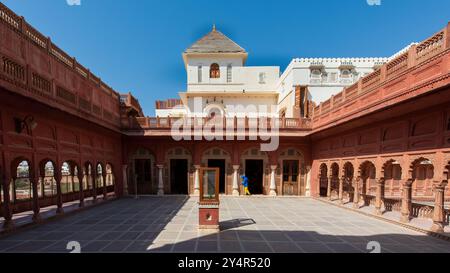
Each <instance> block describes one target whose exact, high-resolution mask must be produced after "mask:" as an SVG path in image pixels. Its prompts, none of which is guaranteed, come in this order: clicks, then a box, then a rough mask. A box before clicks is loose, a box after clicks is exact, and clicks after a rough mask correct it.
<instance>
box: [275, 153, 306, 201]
mask: <svg viewBox="0 0 450 273" xmlns="http://www.w3.org/2000/svg"><path fill="white" fill-rule="evenodd" d="M278 158H279V165H280V167H281V178H282V181H281V182H282V190H283V195H300V196H304V195H305V193H306V167H305V160H304V157H303V154H302V153H301V152H300V151H299V150H297V149H295V148H288V149H285V150H283V151H282V152H280V154H279V157H278Z"/></svg>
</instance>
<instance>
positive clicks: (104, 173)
mask: <svg viewBox="0 0 450 273" xmlns="http://www.w3.org/2000/svg"><path fill="white" fill-rule="evenodd" d="M102 180H103V181H102V182H103V187H102V188H103V199H104V200H106V199H108V190H107V189H106V171H105V170H103V173H102Z"/></svg>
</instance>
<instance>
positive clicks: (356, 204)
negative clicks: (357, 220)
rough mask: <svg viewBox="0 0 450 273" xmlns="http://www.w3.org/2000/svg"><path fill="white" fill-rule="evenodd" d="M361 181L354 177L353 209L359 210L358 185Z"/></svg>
mask: <svg viewBox="0 0 450 273" xmlns="http://www.w3.org/2000/svg"><path fill="white" fill-rule="evenodd" d="M360 181H361V178H360V177H356V178H355V179H354V180H353V188H354V194H353V208H354V209H359V183H360Z"/></svg>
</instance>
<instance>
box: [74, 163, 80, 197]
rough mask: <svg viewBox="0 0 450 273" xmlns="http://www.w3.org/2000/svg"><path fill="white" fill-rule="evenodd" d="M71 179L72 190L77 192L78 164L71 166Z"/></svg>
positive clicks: (78, 185) (78, 184)
mask: <svg viewBox="0 0 450 273" xmlns="http://www.w3.org/2000/svg"><path fill="white" fill-rule="evenodd" d="M72 181H73V191H74V192H79V191H80V180H78V166H74V167H73V176H72Z"/></svg>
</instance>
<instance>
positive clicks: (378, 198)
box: [375, 178, 384, 215]
mask: <svg viewBox="0 0 450 273" xmlns="http://www.w3.org/2000/svg"><path fill="white" fill-rule="evenodd" d="M383 190H384V178H380V179H378V180H377V192H376V196H375V214H376V215H382V214H383V212H382V211H381V205H382V203H383V202H384V200H383V199H384V194H383Z"/></svg>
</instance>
